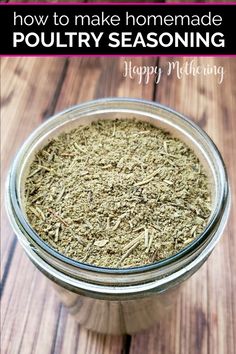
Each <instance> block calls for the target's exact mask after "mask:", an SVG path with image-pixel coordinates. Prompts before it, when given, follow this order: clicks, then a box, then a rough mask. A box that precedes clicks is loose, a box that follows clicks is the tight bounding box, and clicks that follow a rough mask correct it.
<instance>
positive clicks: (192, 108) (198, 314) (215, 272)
mask: <svg viewBox="0 0 236 354" xmlns="http://www.w3.org/2000/svg"><path fill="white" fill-rule="evenodd" d="M172 60H177V61H179V62H180V64H181V65H182V64H184V63H185V62H186V61H190V60H191V58H188V59H186V58H162V59H161V60H160V66H161V67H163V68H165V67H166V66H167V65H168V62H169V61H172ZM195 61H196V64H197V65H201V66H207V65H210V66H213V65H216V66H217V67H218V66H224V68H225V71H226V74H225V78H224V81H223V83H222V84H221V85H219V84H218V83H217V78H216V77H213V76H205V77H204V76H203V75H201V76H197V77H192V76H185V77H184V78H183V79H181V80H178V79H177V78H176V74H175V73H173V74H172V75H171V76H167V75H164V76H163V79H162V82H161V83H160V84H159V85H158V87H157V89H156V100H157V101H158V102H160V103H162V104H165V105H168V106H171V107H172V108H174V109H176V110H177V111H179V112H181V113H183V114H185V115H186V116H189V117H190V118H191V119H193V120H195V121H196V122H198V124H199V125H200V126H202V127H203V128H204V129H205V130H206V131H207V132H208V134H209V135H210V136H211V137H212V138H213V140H214V141H215V142H216V144H217V146H218V147H219V148H220V150H221V152H222V154H223V157H224V159H225V162H226V165H227V169H228V173H229V175H230V179H231V182H232V183H231V187H232V195H233V198H234V200H235V196H236V188H235V181H236V171H235V163H234V161H235V151H236V143H235V141H236V134H235V132H236V123H235V120H234V117H235V115H236V108H235V93H236V84H235V78H236V61H235V59H227V58H226V59H224V58H221V59H217V58H198V59H197V58H195ZM235 217H236V215H235V205H233V208H232V213H231V219H230V221H229V223H228V227H227V229H226V231H225V233H224V236H223V238H222V240H221V242H220V244H219V245H218V246H217V247H216V249H215V250H214V252H213V254H212V255H211V257H210V258H209V260H208V261H207V263H206V264H205V265H204V266H203V267H202V268H201V269H200V270H199V271H198V272H197V273H196V274H195V275H194V276H193V277H192V278H191V279H190V280H188V282H187V283H186V284H185V286H184V288H183V290H182V294H181V299H180V301H179V303H178V306H177V308H176V312H174V313H172V315H171V317H170V318H166V320H165V321H164V323H161V324H157V326H156V327H154V328H153V329H152V330H151V331H150V332H147V333H144V334H141V335H136V336H134V338H133V340H132V343H131V353H135V354H139V353H143V352H144V350H146V348H148V353H150V354H151V353H153V354H154V353H157V352H160V353H168V354H172V353H173V354H184V353H191V354H194V353H196V354H197V353H201V354H202V353H208V354H213V353H214V354H220V353H227V354H233V353H235V345H236V343H235V341H236V323H235V319H236V316H235V310H236V306H235V305H236V304H235V289H236V278H235V271H236V263H235V260H234V258H233V254H234V252H235V249H236V244H235V238H234V237H233V235H234V234H235V222H234V220H235Z"/></svg>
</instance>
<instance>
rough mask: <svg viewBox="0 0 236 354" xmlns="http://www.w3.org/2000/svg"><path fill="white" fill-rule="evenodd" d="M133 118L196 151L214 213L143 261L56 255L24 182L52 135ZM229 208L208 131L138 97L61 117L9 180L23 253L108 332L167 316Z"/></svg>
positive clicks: (28, 146) (28, 145) (84, 318)
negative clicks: (166, 253)
mask: <svg viewBox="0 0 236 354" xmlns="http://www.w3.org/2000/svg"><path fill="white" fill-rule="evenodd" d="M134 117H135V118H136V119H138V120H142V121H145V122H150V123H151V124H152V125H154V126H157V127H159V128H161V129H164V130H166V131H168V132H170V133H171V134H172V135H173V136H175V137H177V138H179V139H181V140H182V141H184V142H185V143H186V144H187V145H188V146H189V147H190V148H191V149H192V150H193V151H194V152H195V154H196V155H197V156H198V158H199V160H200V161H201V163H202V164H203V166H204V167H205V170H206V173H207V175H208V177H209V182H210V188H211V194H212V212H211V215H210V217H209V221H208V224H207V226H206V228H205V229H204V231H203V232H202V233H201V234H200V235H199V236H198V237H197V238H196V239H195V240H193V241H192V242H191V243H190V244H188V245H187V246H186V247H185V248H183V249H182V250H181V251H179V252H178V253H176V254H174V255H172V256H170V257H168V258H166V259H163V260H160V261H158V262H155V263H152V264H148V265H144V266H136V267H129V268H105V267H98V266H94V265H91V264H86V263H81V262H79V261H76V260H74V259H71V258H68V257H66V256H65V255H63V254H60V253H58V252H57V251H56V250H55V249H53V248H51V247H50V246H49V245H48V244H47V243H45V242H44V241H43V240H42V239H41V238H40V237H39V235H38V234H37V233H36V232H35V231H34V230H33V228H32V227H31V225H30V224H29V222H28V220H27V217H26V212H25V209H24V186H25V179H26V176H27V173H28V171H29V166H30V164H31V162H32V160H33V158H34V155H35V153H36V152H37V151H38V150H40V149H41V148H42V147H43V146H44V145H45V144H46V143H47V142H48V140H50V139H51V138H53V137H55V136H57V135H58V134H60V133H61V132H63V131H69V130H71V129H73V128H75V127H77V126H78V125H86V124H89V123H91V122H93V121H97V120H100V119H103V120H104V119H132V118H134ZM229 206H230V192H229V185H228V178H227V173H226V169H225V166H224V162H223V160H222V157H221V155H220V153H219V151H218V149H217V148H216V146H215V145H214V143H213V142H212V140H211V139H210V138H209V136H208V135H207V134H206V133H205V132H204V131H203V130H202V129H201V128H200V127H198V126H197V125H196V124H194V123H193V122H192V121H190V120H188V119H187V118H185V117H184V116H182V115H181V114H179V113H177V112H175V111H173V110H172V109H169V108H167V107H165V106H162V105H160V104H157V103H154V102H149V101H144V100H137V99H128V98H105V99H99V100H94V101H90V102H86V103H83V104H80V105H77V106H74V107H72V108H69V109H67V110H66V111H63V112H61V113H59V114H56V115H55V116H53V117H52V118H50V119H48V120H47V121H46V122H45V123H44V124H42V125H41V126H39V128H38V129H36V130H35V131H34V132H33V133H32V134H31V135H30V137H29V138H28V139H27V140H26V141H25V143H24V144H23V146H22V147H21V149H20V150H19V152H18V154H17V156H16V157H15V160H14V161H13V164H12V166H11V170H10V172H9V175H8V180H7V193H6V207H7V212H8V216H9V219H10V223H11V225H12V227H13V229H14V232H15V234H16V235H17V238H18V241H19V243H20V244H21V246H22V247H23V248H24V250H25V252H26V254H27V255H28V257H29V258H30V259H31V261H32V262H33V263H34V264H35V266H36V267H37V268H38V269H39V270H40V271H41V272H42V273H43V274H44V275H46V276H47V277H48V278H49V279H50V280H51V282H52V283H53V284H54V287H55V288H56V289H57V291H58V293H59V295H60V297H61V300H62V302H63V303H64V304H65V305H66V306H67V307H68V308H69V310H70V311H71V313H72V314H73V315H74V316H75V318H76V320H77V321H78V322H79V323H80V324H81V325H83V326H85V327H86V328H88V329H91V330H94V331H97V332H101V333H109V334H122V333H129V334H132V333H134V332H137V331H140V330H143V329H145V328H147V327H149V326H150V325H152V324H153V323H154V322H155V321H158V320H160V319H162V318H163V317H165V316H166V315H167V312H168V310H169V309H171V307H173V306H174V305H175V302H176V299H177V298H178V294H179V288H180V284H181V283H182V282H183V281H184V280H186V279H187V278H189V277H190V276H191V275H192V274H193V273H195V272H196V271H197V270H198V268H199V267H200V266H201V265H202V264H203V263H204V262H205V261H206V259H207V257H208V256H209V255H210V253H211V251H212V250H213V248H214V247H215V245H216V243H217V242H218V240H219V239H220V237H221V235H222V233H223V230H224V227H225V224H226V221H227V218H228V214H229ZM45 222H47V221H45Z"/></svg>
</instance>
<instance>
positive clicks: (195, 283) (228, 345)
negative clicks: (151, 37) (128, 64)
mask: <svg viewBox="0 0 236 354" xmlns="http://www.w3.org/2000/svg"><path fill="white" fill-rule="evenodd" d="M125 60H127V61H129V60H132V65H138V66H139V65H157V66H158V67H161V68H163V70H166V68H167V66H168V63H169V62H172V61H175V60H178V61H179V63H180V65H183V64H184V63H186V61H188V62H189V61H191V58H132V59H131V58H126V59H125V58H92V57H90V58H73V59H72V58H11V59H10V58H5V59H2V61H1V87H2V92H1V96H2V107H1V108H2V112H1V120H2V206H3V208H2V313H1V320H2V353H3V354H7V353H11V354H13V353H21V354H31V353H37V354H49V353H51V354H53V353H63V354H74V353H78V354H85V353H87V354H95V353H96V354H116V353H124V354H128V353H130V354H131V353H132V354H134V353H135V354H146V353H148V354H154V353H155V354H158V353H161V354H190V353H191V354H206V353H207V354H234V353H236V295H235V294H236V257H235V253H236V237H235V234H236V230H235V225H236V222H235V219H236V215H235V196H236V169H235V165H236V161H235V156H236V104H235V98H236V59H229V58H195V64H196V65H201V66H207V65H209V66H214V65H216V66H217V67H218V66H223V67H224V70H225V76H224V80H223V83H221V84H219V83H218V82H217V80H218V79H217V77H216V76H214V75H209V76H205V77H204V76H203V75H200V76H196V77H193V76H184V77H183V78H182V79H180V80H179V79H178V78H177V77H176V73H172V74H171V75H169V76H167V75H166V74H165V75H163V76H162V79H161V82H160V83H159V84H155V83H154V79H155V78H153V77H152V78H151V80H150V81H149V83H147V84H145V83H142V84H138V82H137V79H133V80H131V79H129V78H124V77H123V71H124V70H123V68H124V61H125ZM108 96H128V97H137V98H144V99H148V100H154V101H157V102H161V103H163V104H166V105H168V106H171V107H173V108H174V109H176V110H178V111H180V112H182V113H183V114H185V115H187V116H189V117H190V118H191V119H192V120H194V121H196V122H197V123H198V124H199V125H200V126H201V127H202V128H204V129H205V130H206V131H207V132H208V134H209V135H210V136H211V137H212V138H213V140H214V141H215V143H216V144H217V146H218V147H219V149H220V151H221V153H222V155H223V157H224V159H225V162H226V165H227V169H228V173H229V176H230V180H231V187H232V196H233V205H232V212H231V217H230V221H229V223H228V225H227V228H226V231H225V232H224V236H223V238H222V240H221V241H220V243H219V245H218V246H217V247H216V249H215V250H214V252H213V254H212V255H211V256H210V258H209V260H208V261H207V262H206V263H205V264H204V266H203V267H202V268H201V269H200V270H199V271H198V272H197V273H196V274H195V275H194V276H192V277H191V279H190V280H188V281H187V282H186V284H185V286H184V288H183V291H182V293H181V298H180V301H179V302H178V304H177V306H176V309H175V311H174V312H173V313H172V314H171V316H169V317H168V318H166V319H165V321H164V322H162V323H157V324H156V326H154V327H153V328H151V329H150V330H149V331H146V332H143V333H139V334H136V335H134V336H132V337H131V336H124V337H121V336H114V337H112V336H106V335H100V334H96V333H91V332H89V331H87V330H85V329H84V328H81V327H79V326H78V325H77V324H76V323H75V322H74V320H73V318H72V317H71V316H70V315H69V314H68V313H67V310H66V309H65V308H64V307H63V306H62V305H61V303H60V302H59V299H58V298H57V295H56V294H55V292H54V290H53V289H52V288H51V286H50V284H48V282H47V280H46V278H45V277H44V276H43V275H42V274H41V273H40V272H39V271H38V270H37V269H36V268H35V267H34V266H33V264H32V263H31V262H30V261H29V259H28V258H27V257H26V255H25V254H24V252H23V250H22V248H21V247H20V245H19V244H18V242H17V240H16V236H14V234H13V232H12V229H11V227H10V225H9V222H8V220H7V218H6V214H5V209H4V183H5V179H6V174H7V170H8V168H9V165H10V163H11V161H12V159H13V156H14V154H15V153H16V152H17V150H18V149H19V147H20V145H21V144H22V142H23V141H24V140H25V138H26V137H27V136H28V135H29V133H30V132H32V131H33V129H34V128H36V127H37V126H38V125H39V124H40V123H41V122H42V121H44V120H45V119H48V117H49V116H51V115H52V114H54V113H55V112H58V111H60V110H63V109H64V108H66V107H69V106H71V105H74V104H77V103H80V102H83V101H85V100H89V99H93V98H98V97H108Z"/></svg>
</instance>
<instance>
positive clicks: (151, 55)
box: [0, 53, 236, 58]
mask: <svg viewBox="0 0 236 354" xmlns="http://www.w3.org/2000/svg"><path fill="white" fill-rule="evenodd" d="M0 57H2V58H5V57H10V58H11V57H35V58H37V57H55V58H57V57H58V58H61V57H63V58H68V57H72V58H74V57H76V58H78V57H108V58H112V57H126V58H127V57H137V58H140V57H141V58H142V57H193V58H194V57H222V58H236V54H173V53H172V54H68V55H67V54H56V55H55V54H27V55H24V54H1V55H0Z"/></svg>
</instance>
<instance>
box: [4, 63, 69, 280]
mask: <svg viewBox="0 0 236 354" xmlns="http://www.w3.org/2000/svg"><path fill="white" fill-rule="evenodd" d="M64 63H65V59H63V58H62V59H49V60H48V61H47V62H46V61H39V60H38V59H35V58H32V59H31V58H4V59H2V60H1V88H2V92H1V123H2V130H1V176H2V178H1V188H2V191H3V193H2V194H1V203H2V205H3V204H4V203H3V201H4V195H5V193H4V188H5V180H6V175H7V171H8V170H9V166H10V163H11V161H12V159H13V157H14V155H15V154H16V152H17V150H18V149H19V147H20V146H21V144H22V143H23V141H24V140H25V139H26V137H27V136H28V135H29V134H30V132H32V131H33V129H35V128H36V127H37V126H38V125H39V124H40V122H41V121H42V119H43V118H44V115H45V112H47V111H48V109H49V107H50V106H51V99H52V97H53V95H54V89H55V87H56V86H57V84H58V83H59V80H60V75H61V73H62V71H63V67H64ZM9 141H10V143H9ZM1 223H2V229H3V230H4V232H3V233H2V272H3V274H4V269H5V266H6V264H7V260H8V259H9V258H8V253H9V252H10V251H11V250H13V249H14V247H13V248H12V242H13V235H12V229H11V228H10V227H9V223H8V220H7V218H6V213H5V209H4V208H2V214H1Z"/></svg>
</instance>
